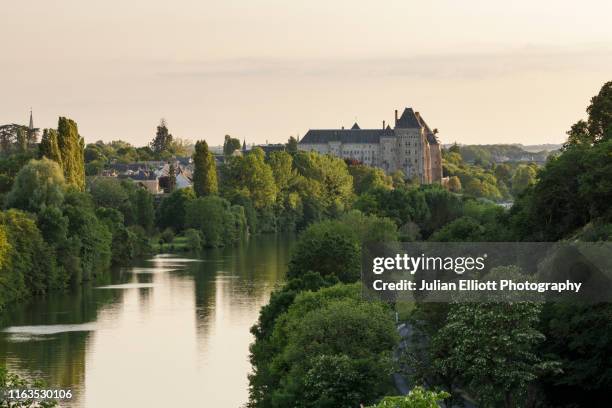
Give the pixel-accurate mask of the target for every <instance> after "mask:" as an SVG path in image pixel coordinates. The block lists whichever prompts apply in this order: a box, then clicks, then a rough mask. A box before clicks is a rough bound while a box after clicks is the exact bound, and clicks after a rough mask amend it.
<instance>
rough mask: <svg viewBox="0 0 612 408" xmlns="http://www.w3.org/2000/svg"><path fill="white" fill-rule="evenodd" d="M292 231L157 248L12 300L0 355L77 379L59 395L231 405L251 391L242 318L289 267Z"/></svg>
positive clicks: (50, 378)
mask: <svg viewBox="0 0 612 408" xmlns="http://www.w3.org/2000/svg"><path fill="white" fill-rule="evenodd" d="M293 242H294V239H293V237H292V236H287V235H269V236H257V237H252V238H250V239H249V240H248V241H246V242H244V243H242V244H240V245H239V246H237V247H234V248H224V249H215V250H207V251H205V252H203V253H202V254H201V256H199V257H197V258H195V257H186V256H184V255H181V254H177V255H160V256H159V255H158V256H155V257H153V258H152V259H148V260H144V261H142V262H138V263H137V264H136V265H134V266H131V267H129V268H123V269H120V270H115V271H113V273H112V278H111V279H110V280H109V282H107V284H104V285H98V286H94V285H91V286H85V287H83V288H81V289H79V290H77V291H73V292H70V293H66V294H52V295H49V296H48V297H47V298H45V299H35V300H32V301H29V302H27V303H26V304H22V305H17V306H14V307H12V308H10V309H9V310H6V311H5V312H4V314H5V316H4V319H3V323H2V329H1V332H0V358H1V359H2V361H3V362H5V363H6V365H7V366H8V368H9V369H10V370H11V371H14V372H17V373H20V374H22V375H25V376H28V377H38V378H44V379H45V380H46V382H47V384H48V385H49V386H51V387H58V388H59V387H61V388H70V389H72V390H73V393H74V396H73V398H72V399H71V400H70V401H65V402H62V403H61V406H66V407H87V408H96V407H101V408H110V407H117V408H120V407H149V408H150V407H196V406H198V407H216V408H225V407H227V408H238V407H240V406H242V405H243V404H244V403H245V402H246V401H247V399H248V379H247V375H248V373H249V372H250V371H251V366H250V363H249V361H248V354H249V344H250V343H251V342H252V341H253V337H252V335H251V334H250V332H249V329H250V327H251V326H252V325H253V324H254V323H255V322H256V321H257V317H258V314H259V309H260V307H261V306H262V305H264V304H266V303H267V301H268V299H269V296H270V292H271V291H272V289H273V288H274V287H275V285H276V284H278V283H279V282H281V281H282V280H283V279H284V276H285V272H286V265H287V262H288V261H289V251H290V249H291V247H292V245H293Z"/></svg>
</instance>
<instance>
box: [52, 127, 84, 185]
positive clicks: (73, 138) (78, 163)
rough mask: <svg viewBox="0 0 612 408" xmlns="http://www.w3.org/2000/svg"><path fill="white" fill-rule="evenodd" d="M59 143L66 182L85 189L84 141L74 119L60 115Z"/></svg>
mask: <svg viewBox="0 0 612 408" xmlns="http://www.w3.org/2000/svg"><path fill="white" fill-rule="evenodd" d="M57 145H58V147H59V151H60V154H61V157H62V161H61V165H62V169H63V170H64V178H65V179H66V183H68V184H72V185H74V186H75V187H76V188H78V189H79V190H80V191H83V190H84V189H85V157H84V149H85V146H84V141H83V138H82V137H81V136H80V135H79V130H78V127H77V124H76V122H75V121H73V120H72V119H68V118H65V117H60V118H59V122H58V124H57Z"/></svg>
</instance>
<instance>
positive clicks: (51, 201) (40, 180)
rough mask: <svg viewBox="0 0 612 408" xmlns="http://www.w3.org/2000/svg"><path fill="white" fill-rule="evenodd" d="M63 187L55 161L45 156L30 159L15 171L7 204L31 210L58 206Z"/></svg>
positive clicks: (63, 183)
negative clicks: (15, 174) (38, 158)
mask: <svg viewBox="0 0 612 408" xmlns="http://www.w3.org/2000/svg"><path fill="white" fill-rule="evenodd" d="M65 187H66V186H65V182H64V176H63V174H62V170H61V169H60V167H59V165H58V164H57V163H55V162H54V161H51V160H49V159H47V158H43V159H41V160H31V161H30V162H29V163H28V164H27V165H25V166H24V167H22V168H21V170H19V173H17V176H16V177H15V183H14V184H13V188H12V189H11V191H10V192H9V195H8V197H7V205H8V207H13V208H19V209H22V210H25V211H31V212H38V211H39V210H40V209H41V208H43V207H45V206H59V205H61V203H62V201H63V199H64V190H65Z"/></svg>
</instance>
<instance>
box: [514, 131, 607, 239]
mask: <svg viewBox="0 0 612 408" xmlns="http://www.w3.org/2000/svg"><path fill="white" fill-rule="evenodd" d="M611 151H612V141H604V142H599V143H597V144H595V145H593V146H587V145H576V146H572V147H571V148H568V149H566V150H565V151H564V152H563V153H562V154H561V155H559V156H557V157H554V158H551V159H550V160H549V161H548V162H547V163H546V166H544V168H543V169H542V170H541V171H540V172H539V174H538V182H537V184H535V185H534V186H533V187H531V188H528V189H527V190H526V191H525V192H524V193H523V194H522V195H521V196H520V197H519V199H518V200H517V201H516V202H515V204H514V206H513V207H512V209H511V211H510V214H511V223H512V228H513V230H514V232H515V234H516V235H517V236H518V237H520V239H521V240H536V241H540V240H541V241H555V240H558V239H561V238H563V237H564V236H567V235H568V234H570V233H573V232H575V231H576V230H577V229H579V228H581V227H583V226H584V225H586V224H587V223H589V222H591V221H595V220H598V219H601V220H603V221H606V220H607V222H609V220H611V219H612V211H611V207H610V199H609V197H610V196H611V194H612V186H610V183H606V182H605V180H609V179H610V177H611V175H612V161H611V160H610V152H611Z"/></svg>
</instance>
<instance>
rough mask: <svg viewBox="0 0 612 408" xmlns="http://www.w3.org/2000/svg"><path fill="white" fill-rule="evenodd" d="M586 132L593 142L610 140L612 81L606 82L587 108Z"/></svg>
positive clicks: (611, 137)
mask: <svg viewBox="0 0 612 408" xmlns="http://www.w3.org/2000/svg"><path fill="white" fill-rule="evenodd" d="M587 113H588V115H589V120H588V131H589V134H590V135H591V137H592V138H593V141H594V142H599V141H606V140H612V81H610V82H606V83H605V84H604V85H603V86H602V87H601V90H600V91H599V93H598V94H597V95H595V96H594V97H593V98H592V99H591V104H590V105H589V107H588V108H587Z"/></svg>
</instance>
